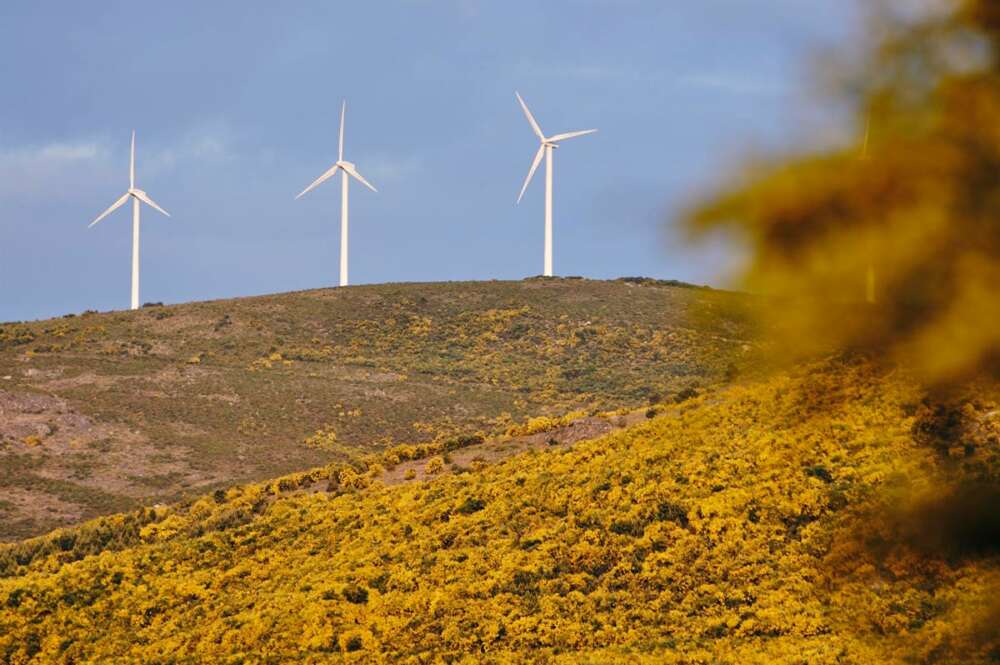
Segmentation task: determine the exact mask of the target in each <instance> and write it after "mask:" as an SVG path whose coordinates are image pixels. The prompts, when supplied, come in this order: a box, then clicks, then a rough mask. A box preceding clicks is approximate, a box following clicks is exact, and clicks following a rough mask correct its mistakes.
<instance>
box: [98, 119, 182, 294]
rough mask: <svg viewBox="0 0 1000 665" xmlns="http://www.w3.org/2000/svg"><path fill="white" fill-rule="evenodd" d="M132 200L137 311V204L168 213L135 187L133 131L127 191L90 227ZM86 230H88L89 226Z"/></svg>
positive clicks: (133, 292)
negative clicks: (143, 204)
mask: <svg viewBox="0 0 1000 665" xmlns="http://www.w3.org/2000/svg"><path fill="white" fill-rule="evenodd" d="M129 199H132V309H139V202H140V201H141V202H143V203H145V204H146V205H148V206H149V207H151V208H153V209H155V210H158V211H160V212H162V213H163V214H164V215H166V216H167V217H170V213H168V212H167V211H166V210H164V209H163V208H161V207H160V206H158V205H156V203H155V202H154V201H153V199H151V198H149V195H148V194H146V192H144V191H142V190H141V189H137V188H136V186H135V130H132V160H131V162H130V163H129V169H128V191H127V192H125V193H124V194H122V197H121V198H120V199H118V200H117V201H115V202H114V203H112V204H111V207H110V208H108V209H107V210H105V211H104V212H102V213H101V214H100V215H99V216H98V218H97V219H95V220H94V221H92V222H91V223H90V226H93V225H94V224H97V223H98V222H99V221H101V220H102V219H104V218H105V217H107V216H108V215H110V214H111V213H113V212H114V211H115V210H117V209H118V208H120V207H122V206H123V205H125V202H126V201H128V200H129ZM87 228H90V227H89V226H88V227H87Z"/></svg>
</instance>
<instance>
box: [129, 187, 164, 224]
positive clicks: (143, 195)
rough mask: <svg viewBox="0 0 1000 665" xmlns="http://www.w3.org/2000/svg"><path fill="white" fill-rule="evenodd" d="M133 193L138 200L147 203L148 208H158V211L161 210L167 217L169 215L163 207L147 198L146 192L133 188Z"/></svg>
mask: <svg viewBox="0 0 1000 665" xmlns="http://www.w3.org/2000/svg"><path fill="white" fill-rule="evenodd" d="M133 194H134V195H135V198H137V199H139V200H140V201H142V202H143V203H145V204H146V205H148V206H149V207H150V208H152V209H154V210H158V211H159V212H162V213H163V214H164V215H166V216H167V217H170V213H169V212H167V211H166V210H164V209H163V208H161V207H160V206H158V205H156V202H155V201H153V199H151V198H149V194H147V193H146V192H143V191H140V190H138V189H137V190H135V191H134V192H133Z"/></svg>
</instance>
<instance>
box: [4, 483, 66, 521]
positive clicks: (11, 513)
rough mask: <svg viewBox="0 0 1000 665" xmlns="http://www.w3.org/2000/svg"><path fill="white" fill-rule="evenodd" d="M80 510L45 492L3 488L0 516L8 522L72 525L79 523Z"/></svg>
mask: <svg viewBox="0 0 1000 665" xmlns="http://www.w3.org/2000/svg"><path fill="white" fill-rule="evenodd" d="M82 514H83V511H82V508H81V507H80V506H78V505H76V504H74V503H69V502H68V501H63V500H61V499H59V498H57V497H55V496H53V495H52V494H49V493H47V492H37V491H34V490H30V489H24V488H20V487H7V488H4V491H3V495H2V498H0V515H2V516H3V518H4V519H5V520H9V521H12V522H13V521H28V520H31V521H37V522H56V523H60V524H72V523H74V522H77V521H79V519H80V517H81V515H82Z"/></svg>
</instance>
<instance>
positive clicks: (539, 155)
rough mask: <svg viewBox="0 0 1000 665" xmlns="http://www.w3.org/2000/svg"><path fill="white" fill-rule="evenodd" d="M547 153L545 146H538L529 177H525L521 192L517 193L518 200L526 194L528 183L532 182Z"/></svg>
mask: <svg viewBox="0 0 1000 665" xmlns="http://www.w3.org/2000/svg"><path fill="white" fill-rule="evenodd" d="M543 155H545V146H544V145H540V146H538V152H536V153H535V159H534V160H533V161H532V162H531V168H530V169H529V170H528V177H527V178H525V179H524V184H523V185H522V186H521V193H520V194H518V195H517V202H518V203H520V202H521V197H523V196H524V191H525V190H526V189H528V183H529V182H531V178H532V176H534V175H535V171H536V170H538V165H539V164H541V163H542V156H543Z"/></svg>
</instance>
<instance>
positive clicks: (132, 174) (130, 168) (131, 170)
mask: <svg viewBox="0 0 1000 665" xmlns="http://www.w3.org/2000/svg"><path fill="white" fill-rule="evenodd" d="M128 186H129V188H132V187H135V130H134V129H133V130H132V159H131V160H130V161H129V165H128Z"/></svg>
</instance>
